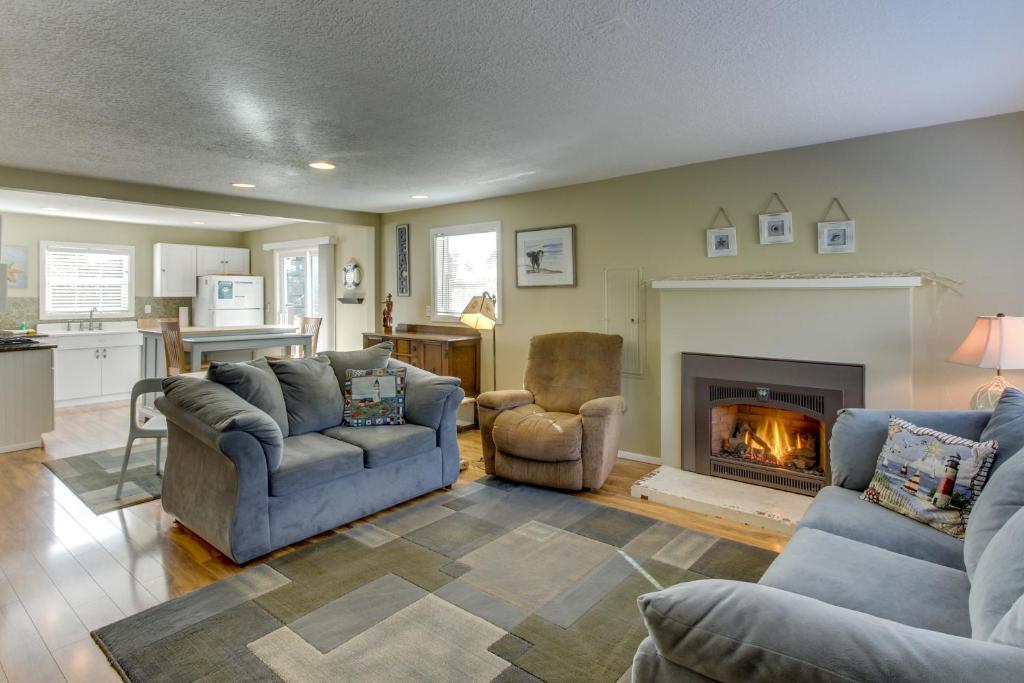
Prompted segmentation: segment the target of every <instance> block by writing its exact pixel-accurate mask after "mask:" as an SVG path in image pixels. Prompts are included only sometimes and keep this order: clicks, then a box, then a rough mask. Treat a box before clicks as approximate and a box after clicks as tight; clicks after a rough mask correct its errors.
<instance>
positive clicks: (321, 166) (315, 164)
mask: <svg viewBox="0 0 1024 683" xmlns="http://www.w3.org/2000/svg"><path fill="white" fill-rule="evenodd" d="M309 167H310V168H315V169H316V170H318V171H331V170H333V169H334V164H332V163H331V162H329V161H312V162H310V164H309Z"/></svg>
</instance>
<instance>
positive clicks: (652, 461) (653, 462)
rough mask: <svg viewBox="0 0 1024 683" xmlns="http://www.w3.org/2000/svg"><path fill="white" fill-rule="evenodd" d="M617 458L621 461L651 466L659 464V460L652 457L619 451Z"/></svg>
mask: <svg viewBox="0 0 1024 683" xmlns="http://www.w3.org/2000/svg"><path fill="white" fill-rule="evenodd" d="M619 457H620V458H622V459H623V460H636V461H637V462H646V463H649V464H651V465H660V464H661V458H655V457H654V456H653V455H644V454H643V453H633V452H632V451H619Z"/></svg>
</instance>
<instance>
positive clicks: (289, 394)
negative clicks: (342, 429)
mask: <svg viewBox="0 0 1024 683" xmlns="http://www.w3.org/2000/svg"><path fill="white" fill-rule="evenodd" d="M270 367H271V368H272V369H273V370H274V374H275V375H277V379H278V381H279V382H280V383H281V392H282V393H283V394H284V404H285V407H286V408H287V409H288V432H289V434H291V435H299V434H308V433H309V432H319V431H320V430H323V429H327V428H328V427H334V426H336V425H339V424H341V416H342V412H343V411H344V405H343V403H342V400H341V387H339V386H338V382H337V379H336V378H335V376H334V373H333V372H332V371H331V362H330V361H329V360H327V359H326V358H324V357H323V356H316V357H313V358H295V359H288V360H272V361H270Z"/></svg>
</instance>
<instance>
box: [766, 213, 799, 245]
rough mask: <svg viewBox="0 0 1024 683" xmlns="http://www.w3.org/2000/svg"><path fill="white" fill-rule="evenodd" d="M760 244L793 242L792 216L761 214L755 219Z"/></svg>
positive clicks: (789, 214) (786, 214)
mask: <svg viewBox="0 0 1024 683" xmlns="http://www.w3.org/2000/svg"><path fill="white" fill-rule="evenodd" d="M757 225H758V229H759V232H760V237H761V244H786V243H789V242H792V241H793V214H792V213H790V212H789V211H784V212H781V213H762V214H760V215H759V216H758V217H757Z"/></svg>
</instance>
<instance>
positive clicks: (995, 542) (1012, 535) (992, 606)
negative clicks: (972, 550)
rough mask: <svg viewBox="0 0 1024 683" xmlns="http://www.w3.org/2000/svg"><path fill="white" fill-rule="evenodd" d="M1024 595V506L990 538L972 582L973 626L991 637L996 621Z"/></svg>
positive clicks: (976, 634) (977, 633) (975, 633)
mask: <svg viewBox="0 0 1024 683" xmlns="http://www.w3.org/2000/svg"><path fill="white" fill-rule="evenodd" d="M1021 595H1024V509H1021V510H1018V511H1017V512H1016V513H1014V515H1013V517H1011V518H1010V519H1009V521H1007V522H1006V524H1004V525H1003V528H1001V529H1000V530H999V531H998V532H996V534H995V535H994V536H993V537H992V540H991V541H989V544H988V547H987V548H985V552H983V553H982V554H981V559H980V560H978V567H977V569H975V570H974V581H973V582H972V583H971V603H970V604H971V627H972V635H973V637H974V638H976V639H978V640H988V639H989V637H990V636H991V635H992V633H993V630H994V629H995V627H996V624H998V623H999V621H1000V620H1001V619H1002V618H1003V617H1004V616H1006V614H1007V612H1009V611H1010V608H1012V607H1013V604H1014V603H1015V602H1017V600H1018V599H1020V596H1021Z"/></svg>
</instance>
